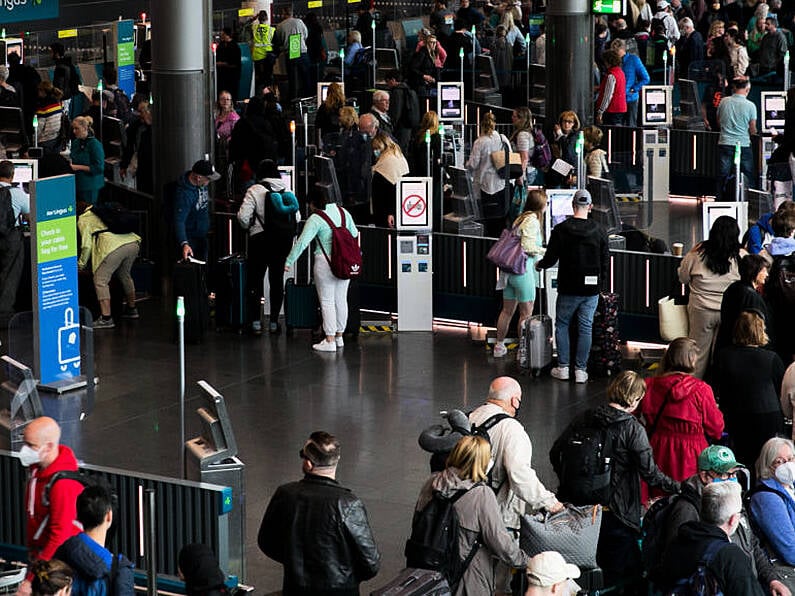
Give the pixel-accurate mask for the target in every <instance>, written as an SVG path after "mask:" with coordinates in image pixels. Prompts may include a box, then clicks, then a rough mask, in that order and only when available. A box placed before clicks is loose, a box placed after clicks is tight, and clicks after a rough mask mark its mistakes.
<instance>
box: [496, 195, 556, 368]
mask: <svg viewBox="0 0 795 596" xmlns="http://www.w3.org/2000/svg"><path fill="white" fill-rule="evenodd" d="M546 206H547V197H546V195H545V194H544V192H543V191H540V190H531V191H530V193H529V194H528V195H527V202H526V203H525V211H524V213H522V214H521V215H520V216H519V217H517V218H516V220H515V221H514V222H513V229H514V230H515V233H516V234H518V235H519V237H520V238H521V239H522V250H523V251H524V253H525V254H526V255H527V266H526V271H525V273H524V274H522V275H514V274H512V273H506V272H505V271H502V270H500V278H499V281H498V284H497V289H498V290H499V289H502V310H501V311H500V316H499V317H498V319H497V341H496V343H495V344H494V357H495V358H501V357H503V356H505V354H506V353H507V352H508V350H507V348H506V347H505V335H506V334H507V333H508V325H510V323H511V319H512V318H513V313H514V312H515V311H516V306H517V304H518V305H519V322H518V324H517V326H518V328H519V329H522V327H523V326H524V324H525V323H526V322H527V321H528V320H529V319H530V317H531V316H532V315H533V304H535V299H536V286H537V285H538V273H537V272H536V268H535V263H536V260H537V259H538V258H539V257H541V256H543V255H544V248H543V247H542V246H541V242H542V237H541V217H542V215H543V213H544V209H545V208H546Z"/></svg>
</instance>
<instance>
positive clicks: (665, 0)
mask: <svg viewBox="0 0 795 596" xmlns="http://www.w3.org/2000/svg"><path fill="white" fill-rule="evenodd" d="M669 6H671V4H670V3H669V2H668V0H660V1H659V2H658V3H657V10H665V9H666V8H668V7H669Z"/></svg>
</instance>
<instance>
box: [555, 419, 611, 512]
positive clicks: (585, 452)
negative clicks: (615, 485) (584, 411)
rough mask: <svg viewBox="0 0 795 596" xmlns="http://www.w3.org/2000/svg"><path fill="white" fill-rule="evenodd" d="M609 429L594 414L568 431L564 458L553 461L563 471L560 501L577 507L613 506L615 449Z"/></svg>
mask: <svg viewBox="0 0 795 596" xmlns="http://www.w3.org/2000/svg"><path fill="white" fill-rule="evenodd" d="M608 426H609V425H608V424H606V423H604V422H603V421H601V420H600V419H599V418H598V417H597V416H596V415H594V413H590V414H589V415H586V416H585V418H584V419H583V420H581V421H580V422H579V424H577V425H576V426H574V427H573V428H572V429H571V430H570V431H569V432H568V435H567V436H566V437H565V441H564V444H563V446H562V448H561V449H560V453H559V458H560V459H559V461H558V462H553V466H555V469H556V470H559V472H558V477H559V480H560V488H559V489H558V499H559V500H560V501H566V502H567V503H571V504H573V505H596V504H602V505H608V504H609V502H610V478H611V475H612V464H611V458H612V448H611V447H612V446H611V445H610V443H611V437H610V434H609V432H608ZM556 464H557V465H556Z"/></svg>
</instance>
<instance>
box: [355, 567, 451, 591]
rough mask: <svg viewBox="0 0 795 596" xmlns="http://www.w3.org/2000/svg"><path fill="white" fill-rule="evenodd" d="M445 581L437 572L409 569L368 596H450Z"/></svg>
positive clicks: (448, 587)
mask: <svg viewBox="0 0 795 596" xmlns="http://www.w3.org/2000/svg"><path fill="white" fill-rule="evenodd" d="M451 595H452V592H451V591H450V586H449V585H448V584H447V580H446V579H445V578H444V576H442V574H441V573H439V572H438V571H430V570H428V569H414V568H412V567H409V568H407V569H404V570H403V571H401V572H400V573H399V574H398V576H397V577H396V578H395V579H393V580H392V581H391V582H389V583H388V584H387V585H385V586H384V587H383V588H379V589H378V590H373V591H372V592H370V596H451Z"/></svg>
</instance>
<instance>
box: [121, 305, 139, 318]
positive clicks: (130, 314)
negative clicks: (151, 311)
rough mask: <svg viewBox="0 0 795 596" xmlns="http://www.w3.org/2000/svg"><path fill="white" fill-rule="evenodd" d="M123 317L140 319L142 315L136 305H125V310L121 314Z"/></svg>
mask: <svg viewBox="0 0 795 596" xmlns="http://www.w3.org/2000/svg"><path fill="white" fill-rule="evenodd" d="M121 318H122V319H138V318H140V315H139V314H138V309H137V308H135V307H134V306H127V305H126V304H125V305H124V312H123V313H122V315H121Z"/></svg>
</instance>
